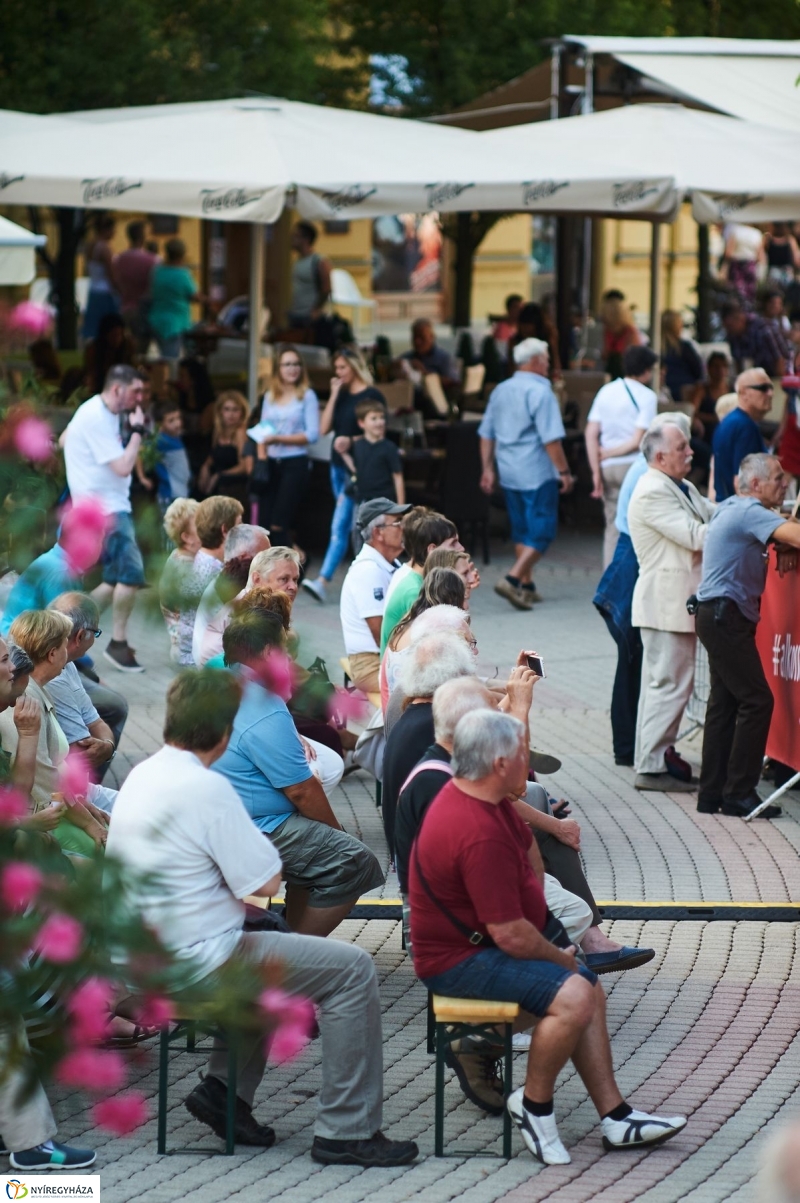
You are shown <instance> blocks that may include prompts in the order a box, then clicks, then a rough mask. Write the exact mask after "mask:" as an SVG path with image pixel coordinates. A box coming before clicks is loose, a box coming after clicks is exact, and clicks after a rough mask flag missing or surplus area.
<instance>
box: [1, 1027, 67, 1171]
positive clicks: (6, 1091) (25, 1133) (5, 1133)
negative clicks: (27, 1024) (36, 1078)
mask: <svg viewBox="0 0 800 1203" xmlns="http://www.w3.org/2000/svg"><path fill="white" fill-rule="evenodd" d="M8 1051H9V1037H8V1033H7V1032H0V1065H2V1066H3V1071H4V1072H3V1076H2V1080H0V1136H2V1138H3V1141H4V1143H5V1146H6V1148H7V1149H8V1151H9V1153H22V1152H23V1151H24V1150H25V1149H35V1148H36V1146H37V1145H41V1144H44V1142H45V1141H46V1140H52V1139H53V1137H54V1136H55V1134H56V1132H57V1131H58V1129H57V1127H56V1121H55V1119H54V1117H53V1112H52V1111H51V1110H50V1104H49V1103H48V1101H47V1095H46V1094H45V1092H44V1090H43V1089H42V1087H41V1086H40V1085H39V1083H38V1082H37V1083H36V1085H35V1086H34V1088H33V1091H32V1092H31V1093H29V1094H26V1093H25V1086H26V1085H27V1082H28V1080H27V1077H26V1075H25V1073H24V1072H23V1071H22V1069H21V1068H20V1069H10V1070H9V1071H8V1072H7V1073H6V1072H5V1061H6V1057H7V1056H8Z"/></svg>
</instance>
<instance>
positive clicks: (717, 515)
mask: <svg viewBox="0 0 800 1203" xmlns="http://www.w3.org/2000/svg"><path fill="white" fill-rule="evenodd" d="M727 420H728V419H727V418H726V419H725V421H726V422H727ZM785 521H786V519H785V518H782V517H781V515H780V514H776V513H774V512H773V511H772V510H768V509H766V508H765V507H764V506H763V505H762V504H761V502H760V501H757V500H756V498H755V497H736V496H734V497H728V498H727V500H726V501H723V502H722V504H721V505H719V506H718V507H717V509H716V510H715V511H714V514H713V515H712V518H711V522H710V523H709V527H708V535H707V536H706V545H705V547H704V548H703V578H702V580H701V581H700V588H699V589H698V590H697V596H698V599H699V600H700V601H713V599H714V598H716V597H728V598H730V599H731V601H734V602H736V605H737V606H738V607H739V609H740V610H741V612H742V614H744V616H745V618H749V620H750V622H758V620H759V617H760V609H761V594H762V593H763V592H764V586H765V584H766V582H767V559H766V556H765V555H764V550H765V547H766V544H767V542H768V541H769V539H770V537H771V536H772V535H773V533H774V532H775V530H776V529H777V528H778V527H779V526H780V525H781V523H783V522H785Z"/></svg>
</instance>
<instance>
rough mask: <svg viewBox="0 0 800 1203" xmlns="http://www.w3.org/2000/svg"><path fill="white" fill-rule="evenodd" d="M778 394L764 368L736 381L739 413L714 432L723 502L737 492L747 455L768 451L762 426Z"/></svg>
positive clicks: (734, 412) (719, 496)
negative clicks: (775, 395) (742, 465)
mask: <svg viewBox="0 0 800 1203" xmlns="http://www.w3.org/2000/svg"><path fill="white" fill-rule="evenodd" d="M774 393H775V390H774V387H773V384H772V381H771V380H770V378H769V376H768V375H767V373H766V372H765V371H764V369H763V368H750V370H749V371H747V372H742V373H741V374H740V375H739V376H738V378H737V380H736V397H737V406H736V409H733V410H731V412H730V413H729V414H728V415H727V416H726V417H725V418H723V420H722V421H721V422H720V424H719V426H718V427H717V429H716V430H715V431H714V441H713V444H712V448H713V451H714V492H715V495H716V499H717V501H724V500H725V498H726V497H732V496H733V495H734V493H735V492H736V482H737V480H738V476H739V464H740V463H741V462H742V460H743V459H744V458H745V456H746V455H759V454H762V453H763V452H764V451H766V449H767V448H766V444H765V442H764V439H763V437H762V435H761V427H760V422H761V421H762V420H763V419H764V418H765V417H766V415H767V414H768V413H769V411H770V409H771V408H772V398H773V396H774Z"/></svg>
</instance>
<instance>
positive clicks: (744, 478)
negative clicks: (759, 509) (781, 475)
mask: <svg viewBox="0 0 800 1203" xmlns="http://www.w3.org/2000/svg"><path fill="white" fill-rule="evenodd" d="M776 459H777V456H774V455H767V453H766V452H765V451H756V452H753V454H752V455H746V456H745V457H744V459H743V460H742V462H741V463H740V464H739V492H740V493H752V491H753V482H754V481H756V480H768V479H769V473H770V468H771V467H772V465H773V464H774V463H775V460H776Z"/></svg>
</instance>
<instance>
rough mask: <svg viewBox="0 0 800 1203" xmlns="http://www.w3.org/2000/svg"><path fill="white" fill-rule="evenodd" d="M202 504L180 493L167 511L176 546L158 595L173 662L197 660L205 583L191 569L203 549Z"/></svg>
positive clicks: (166, 521)
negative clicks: (196, 633) (194, 648)
mask: <svg viewBox="0 0 800 1203" xmlns="http://www.w3.org/2000/svg"><path fill="white" fill-rule="evenodd" d="M199 504H200V503H199V501H194V500H193V499H192V498H191V497H178V498H177V499H176V500H175V501H173V502H172V504H171V505H170V506H169V507H168V508H167V511H166V513H165V514H164V530H165V532H166V534H167V537H168V538H169V539H170V540H171V541H172V542H173V543H174V544H175V549H174V551H173V552H171V554H170V556H169V559H168V560H167V562H166V564H165V565H164V570H163V572H162V573H161V580H160V582H159V586H158V596H159V601H160V603H161V613H162V615H163V617H164V622H165V623H166V625H167V634H168V635H169V658H170V660H171V661H172V662H173V664H183V665H190V664H194V659H193V657H192V636H193V634H194V620H195V615H196V614H197V607H198V606H199V604H200V598H201V597H202V596H203V590H204V588H205V585H206V580H205V578H202V579H201V580H198V579H197V578H196V577H195V575H194V573H193V572H192V567H193V565H194V558H195V556H196V555H197V553H198V551H199V550H200V537H199V535H198V534H197V527H196V526H195V513H196V512H197V507H198V505H199Z"/></svg>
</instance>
